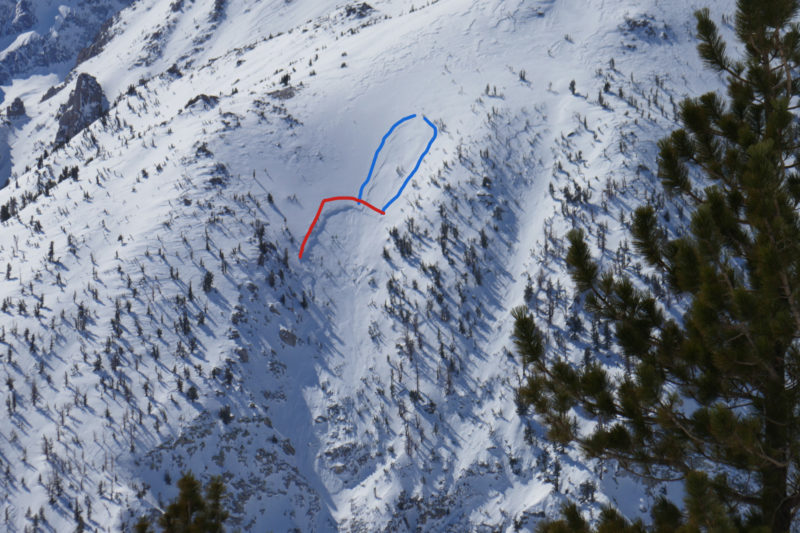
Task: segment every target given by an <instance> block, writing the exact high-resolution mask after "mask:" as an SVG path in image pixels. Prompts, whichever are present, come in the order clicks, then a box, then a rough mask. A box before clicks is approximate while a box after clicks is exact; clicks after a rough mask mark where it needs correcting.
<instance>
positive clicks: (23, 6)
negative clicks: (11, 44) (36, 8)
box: [11, 0, 36, 32]
mask: <svg viewBox="0 0 800 533" xmlns="http://www.w3.org/2000/svg"><path fill="white" fill-rule="evenodd" d="M34 24H36V15H34V13H33V6H32V5H31V2H30V0H18V1H17V5H16V6H15V7H14V19H13V20H12V21H11V31H13V32H23V31H28V30H29V29H31V28H32V27H33V25H34Z"/></svg>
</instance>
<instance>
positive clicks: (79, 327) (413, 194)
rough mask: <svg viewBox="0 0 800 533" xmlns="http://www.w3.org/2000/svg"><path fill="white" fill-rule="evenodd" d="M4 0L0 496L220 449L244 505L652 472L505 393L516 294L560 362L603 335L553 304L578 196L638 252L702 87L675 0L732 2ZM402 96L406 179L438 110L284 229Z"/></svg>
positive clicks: (522, 490) (71, 499)
mask: <svg viewBox="0 0 800 533" xmlns="http://www.w3.org/2000/svg"><path fill="white" fill-rule="evenodd" d="M21 4H27V2H24V1H23V2H11V1H8V0H5V1H3V0H0V50H2V51H0V91H2V93H0V94H1V95H0V100H1V103H0V116H2V118H0V183H5V182H6V181H7V182H8V183H7V185H6V186H5V188H3V189H2V190H0V220H2V228H0V301H2V306H1V307H0V358H1V360H2V370H0V374H2V375H1V376H0V377H2V382H0V391H2V394H1V395H2V397H3V402H4V406H3V416H2V418H0V509H2V514H0V520H2V521H3V522H2V523H3V526H2V528H4V529H7V530H8V531H33V530H35V529H37V528H38V530H42V531H71V530H74V529H75V528H76V525H77V524H78V523H79V522H81V521H83V522H85V524H86V527H87V529H89V530H97V531H118V530H120V529H122V530H129V529H130V526H131V524H132V523H133V522H134V521H135V518H136V517H138V516H141V515H152V516H156V515H157V514H158V510H159V509H163V507H164V506H165V504H166V502H168V501H169V500H171V499H172V498H173V497H174V496H175V494H176V492H177V491H176V488H175V485H174V481H175V480H177V479H178V478H179V477H180V475H181V473H182V472H184V471H186V470H191V471H193V472H194V473H195V474H196V475H197V476H198V477H199V478H201V479H206V478H207V477H208V476H211V475H215V474H223V476H224V477H225V479H226V482H227V487H228V490H229V493H230V495H231V498H230V509H231V513H232V516H231V519H230V520H229V522H228V527H229V530H232V531H233V530H237V529H239V530H241V531H292V530H299V531H334V530H341V531H406V530H409V531H417V530H418V531H464V530H466V531H516V530H532V529H533V528H534V527H535V525H536V523H537V520H539V519H540V518H541V517H543V516H554V515H555V514H556V513H557V511H558V509H559V507H560V506H561V504H562V503H563V502H564V501H566V500H567V499H577V500H579V501H580V502H581V503H582V505H583V508H584V509H585V511H586V512H587V515H593V516H595V515H596V513H597V510H598V509H599V508H600V506H601V505H602V504H603V503H606V502H609V501H612V502H614V503H615V505H617V506H618V507H619V508H620V509H621V510H622V511H623V512H624V513H625V514H626V515H627V516H629V517H635V516H639V515H645V516H646V514H647V511H648V506H649V505H650V503H651V502H652V495H653V494H655V493H656V492H658V491H659V490H660V488H659V487H645V486H641V485H638V484H636V483H635V482H634V481H633V480H632V479H630V478H628V477H626V476H624V475H622V474H621V473H620V474H617V473H616V472H615V471H614V466H613V465H611V464H600V463H597V462H587V461H586V460H585V459H584V458H583V457H582V456H581V455H580V454H579V453H578V452H577V451H576V450H571V449H566V450H560V449H558V448H556V447H554V446H553V445H552V444H550V443H548V442H547V440H546V439H545V438H544V435H543V434H542V429H541V427H540V426H538V425H537V424H536V422H535V420H534V419H533V418H532V417H531V416H529V415H523V416H520V413H518V411H517V406H516V403H515V401H514V387H515V386H516V385H517V384H518V383H519V380H520V376H521V367H520V363H519V361H518V360H517V359H516V358H515V357H514V356H513V354H512V353H511V352H510V351H509V348H510V347H511V341H510V338H509V335H510V328H511V320H510V315H509V310H510V309H511V308H512V307H514V306H516V305H519V304H521V303H528V304H529V305H530V306H531V308H532V309H534V310H535V312H536V314H537V316H538V317H539V320H540V323H541V324H542V325H545V326H546V325H547V324H548V323H550V324H552V326H551V327H550V328H549V333H550V344H551V349H552V350H553V351H554V352H555V353H563V354H564V355H565V356H568V357H571V358H574V359H575V360H576V361H580V360H581V359H582V358H583V357H584V350H585V349H586V348H589V347H591V346H592V344H593V342H594V341H593V337H595V340H596V339H599V343H600V344H604V343H605V336H607V332H604V331H602V330H598V331H593V329H596V328H594V327H593V326H592V325H591V324H589V323H584V322H582V319H581V317H580V316H579V315H577V314H576V313H575V312H574V311H573V309H572V304H573V292H574V291H573V288H572V286H571V283H570V281H569V278H568V276H567V275H566V271H565V268H564V264H563V262H562V261H561V260H560V259H559V258H560V257H562V256H563V254H564V247H565V244H564V241H563V235H564V233H565V232H566V231H567V230H568V229H569V228H570V227H573V226H575V227H583V228H585V229H586V231H588V232H589V235H590V240H591V242H593V243H594V245H595V251H596V253H597V254H601V253H602V257H603V262H604V264H606V265H613V267H614V268H617V269H626V270H627V271H629V272H632V273H637V274H640V276H641V280H642V283H653V280H652V279H651V278H649V277H648V275H647V272H646V271H645V270H643V269H642V268H641V266H640V265H638V264H637V263H638V260H637V259H636V257H634V256H631V254H630V253H629V252H630V250H629V248H630V246H629V245H628V243H627V241H626V238H627V235H628V234H627V230H626V223H627V221H628V219H629V213H631V212H632V210H633V208H634V207H635V206H636V205H638V204H640V203H642V202H652V203H657V202H666V201H667V200H666V199H665V198H663V196H662V195H661V193H660V188H659V187H658V186H657V183H656V178H655V176H654V171H655V154H656V142H657V140H658V139H659V138H660V137H662V136H663V135H664V134H665V132H667V131H668V130H669V129H670V128H672V127H673V126H674V110H675V105H677V103H678V102H679V101H680V99H681V98H682V97H684V96H686V95H698V94H700V93H701V92H705V91H707V90H711V89H716V88H719V87H720V80H719V79H718V78H717V77H715V76H714V75H712V74H710V73H708V72H707V71H705V70H704V69H703V67H702V65H701V62H700V60H699V58H698V57H697V54H696V52H695V46H696V41H695V39H694V37H693V30H694V19H693V17H692V12H693V11H694V10H695V9H697V8H700V7H704V6H709V7H710V8H711V9H712V12H713V13H715V16H716V17H717V18H718V19H721V17H722V14H723V13H730V12H731V11H732V9H733V2H722V1H719V0H714V1H704V2H694V1H691V2H678V3H676V2H664V1H658V0H641V1H640V0H637V1H634V0H620V1H615V2H606V1H605V0H589V1H577V0H560V1H558V2H557V1H555V0H438V1H429V2H425V3H420V2H419V0H416V2H414V1H410V0H374V1H370V2H369V5H367V4H364V3H361V2H349V3H348V2H343V1H341V0H336V1H332V0H261V1H258V0H138V1H136V2H132V3H130V2H123V1H117V0H94V1H93V2H77V1H75V2H73V4H74V6H70V5H68V4H69V2H31V4H32V5H34V6H36V10H38V11H36V10H33V11H35V12H32V13H31V17H32V18H30V20H28V19H25V17H21V21H22V22H18V23H17V24H16V25H15V24H11V23H9V21H8V17H9V16H12V17H14V18H17V17H16V15H13V13H15V12H16V11H15V10H18V8H19V6H20V5H21ZM23 7H24V6H23ZM31 9H32V8H31ZM81 10H83V11H81ZM90 13H91V14H92V15H91V16H90V15H89V14H90ZM26 20H27V22H26ZM70 21H73V22H70ZM105 21H108V22H107V23H104V22H105ZM79 22H80V23H79ZM722 27H723V30H726V31H729V30H730V27H729V26H727V25H726V23H725V22H724V21H723V25H722ZM32 28H33V29H32ZM101 28H102V29H101ZM37 40H38V41H37ZM40 41H41V42H40ZM33 42H39V44H38V45H36V46H34V45H33V44H31V43H33ZM44 42H46V43H50V44H46V45H45V44H42V43H44ZM10 57H14V58H16V59H13V61H12V60H9V59H8V58H10ZM84 73H85V74H87V75H88V76H81V74H84ZM91 79H93V80H96V82H97V84H99V87H100V88H101V89H102V94H93V93H92V90H91V89H84V88H80V87H79V89H78V90H76V85H81V87H94V85H93V82H92V81H91ZM79 80H83V81H82V82H81V83H80V84H79ZM572 81H574V84H571V82H572ZM571 86H572V89H571ZM16 98H20V99H21V100H22V102H23V103H24V108H25V115H24V116H22V117H15V118H6V117H5V114H6V108H7V107H8V106H9V105H11V103H12V102H13V101H14V100H15V99H16ZM78 102H81V105H78V104H77V103H78ZM75 106H77V107H75ZM70 109H80V110H81V111H79V112H75V113H71V114H70V113H69V110H70ZM412 113H416V114H417V115H418V118H417V119H415V120H412V121H409V122H407V123H404V124H403V125H401V126H400V127H399V128H398V130H397V131H396V132H395V133H394V134H393V135H392V136H391V137H390V138H389V139H388V140H387V144H386V146H385V148H384V149H383V150H382V152H381V155H380V157H379V159H378V161H377V164H376V167H375V171H374V173H373V176H372V180H371V182H370V185H369V186H368V187H367V189H365V196H364V198H365V199H366V200H368V201H370V202H372V203H373V204H374V205H379V206H380V205H383V204H384V203H385V202H386V201H387V200H388V199H389V198H391V197H392V196H393V195H394V193H395V192H396V190H397V189H398V188H399V186H400V184H401V183H402V181H403V179H404V177H405V176H406V175H408V173H409V172H410V171H411V169H412V168H413V166H414V164H415V162H416V159H417V158H418V157H419V154H420V153H421V152H422V150H423V149H424V147H425V145H426V143H427V142H428V140H429V138H430V135H431V131H430V128H429V127H428V126H427V125H426V124H425V123H424V122H423V121H422V119H421V117H422V115H424V116H426V117H428V118H429V119H431V120H432V121H433V122H434V123H435V124H436V126H437V128H438V137H437V139H436V141H435V143H434V144H433V147H432V149H431V151H430V153H429V154H428V155H427V156H426V157H425V159H424V161H423V163H422V166H421V167H420V170H419V172H418V173H417V174H416V175H415V176H414V178H413V179H412V181H411V182H410V184H409V185H408V187H407V188H406V189H405V191H404V192H403V194H402V195H401V196H400V198H399V199H398V200H397V201H396V202H395V203H394V204H392V206H391V208H390V209H388V210H387V213H386V215H385V216H380V215H378V214H376V213H374V212H373V211H370V210H369V209H367V208H365V207H362V206H357V205H356V204H354V203H344V202H342V203H338V204H331V205H329V206H327V207H326V208H325V210H324V211H323V214H322V217H321V219H320V221H319V223H318V224H317V226H316V228H315V230H314V233H313V235H312V236H311V238H310V240H309V243H308V247H307V249H306V252H305V255H304V256H303V259H302V260H299V259H298V257H297V254H298V251H299V247H300V242H301V240H302V238H303V236H304V235H305V233H306V230H307V229H308V226H309V224H310V222H311V219H312V217H313V216H314V213H315V212H316V209H317V207H318V205H319V202H320V200H322V199H323V198H326V197H330V196H337V195H356V194H357V192H358V189H359V187H360V185H361V183H362V182H363V181H364V179H365V178H366V175H367V172H368V170H369V166H370V162H371V161H372V157H373V154H374V152H375V149H376V148H377V146H378V143H379V142H380V139H381V137H382V136H383V135H384V134H385V133H386V131H387V129H388V128H389V127H390V126H391V125H392V124H393V123H394V122H396V121H397V120H398V119H400V118H401V117H404V116H407V115H409V114H412ZM98 116H99V118H97V117H98ZM69 117H72V118H69ZM67 120H70V121H71V124H72V125H73V126H74V125H75V124H78V127H77V129H76V130H75V131H77V132H78V133H77V134H75V135H74V136H72V134H73V133H72V130H71V129H69V128H67V129H62V128H61V124H64V123H65V121H67ZM86 124H88V125H86ZM60 131H61V133H59V132H60ZM64 132H69V134H66V133H64ZM63 141H65V142H63ZM669 209H670V211H669V212H670V213H671V216H670V218H671V219H674V220H680V218H681V217H682V216H683V214H682V211H681V209H680V206H671V207H670V208H669ZM209 273H210V274H211V275H210V276H209ZM204 285H205V286H204ZM607 352H608V350H605V351H603V350H601V353H602V355H600V356H599V357H604V359H605V362H606V363H607V364H608V365H610V366H614V365H616V364H617V360H616V358H615V356H614V354H613V353H607ZM673 489H674V488H671V489H670V490H673ZM673 495H677V497H678V498H679V497H680V494H679V492H674V493H673Z"/></svg>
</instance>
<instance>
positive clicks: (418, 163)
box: [361, 115, 439, 211]
mask: <svg viewBox="0 0 800 533" xmlns="http://www.w3.org/2000/svg"><path fill="white" fill-rule="evenodd" d="M412 116H413V115H412ZM422 118H423V119H425V122H427V123H428V126H430V127H431V128H433V137H431V140H430V141H428V146H426V147H425V151H424V152H422V155H421V156H419V159H417V164H416V166H415V167H414V170H412V171H411V174H409V175H408V177H407V178H406V180H405V181H404V182H403V185H401V186H400V190H399V191H397V194H395V195H394V197H393V198H392V199H391V200H389V202H388V203H387V204H386V205H384V206H383V208H382V209H381V211H386V208H387V207H389V206H390V205H392V203H393V202H394V201H395V200H397V199H398V198H400V195H401V194H403V189H405V188H406V185H408V182H409V181H411V178H413V177H414V174H416V173H417V170H419V166H420V165H421V164H422V159H423V158H424V157H425V156H426V155H427V154H428V152H429V151H430V149H431V146H432V145H433V141H435V140H436V135H437V134H438V133H439V130H437V129H436V126H434V124H433V122H431V121H430V120H428V117H426V116H425V115H423V116H422ZM403 120H405V119H403ZM390 133H391V130H390ZM385 139H386V138H385V137H384V140H385ZM381 146H383V143H381ZM376 157H377V154H376ZM373 164H374V161H373ZM365 185H366V183H365ZM361 188H362V189H363V188H364V186H363V185H362V186H361Z"/></svg>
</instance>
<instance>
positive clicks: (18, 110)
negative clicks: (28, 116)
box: [6, 97, 25, 118]
mask: <svg viewBox="0 0 800 533" xmlns="http://www.w3.org/2000/svg"><path fill="white" fill-rule="evenodd" d="M6 116H7V117H8V118H20V117H24V116H25V104H23V103H22V100H20V99H19V97H17V98H14V101H13V102H11V105H10V106H8V107H7V108H6Z"/></svg>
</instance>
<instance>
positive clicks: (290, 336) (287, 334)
mask: <svg viewBox="0 0 800 533" xmlns="http://www.w3.org/2000/svg"><path fill="white" fill-rule="evenodd" d="M278 336H279V337H280V338H281V340H282V341H283V342H285V343H286V344H288V345H289V346H294V345H295V344H297V335H295V334H294V332H292V331H290V330H288V329H285V328H281V330H280V332H279V333H278Z"/></svg>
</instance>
